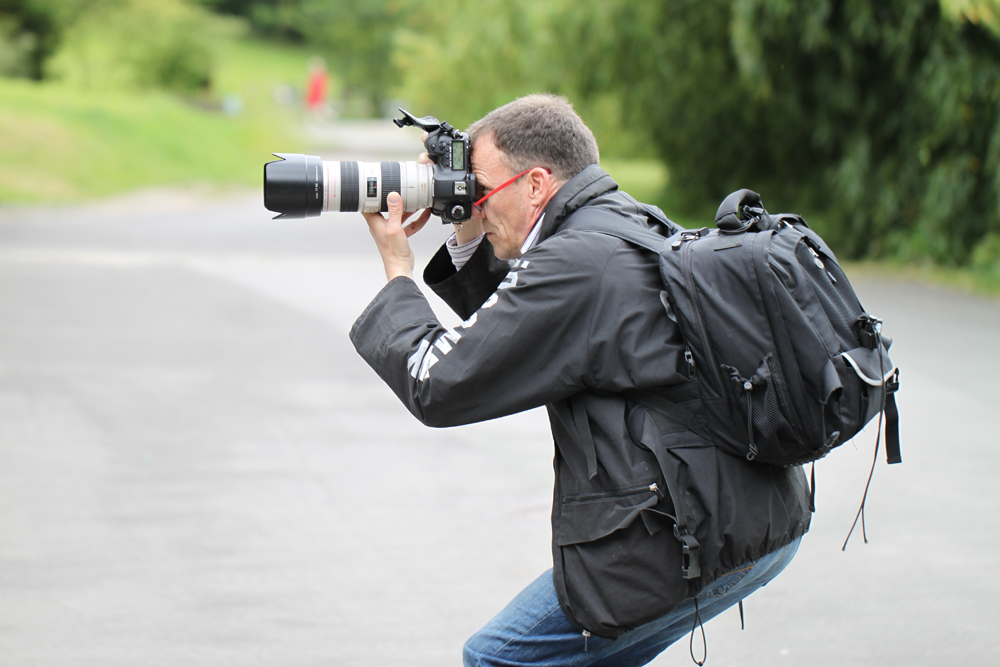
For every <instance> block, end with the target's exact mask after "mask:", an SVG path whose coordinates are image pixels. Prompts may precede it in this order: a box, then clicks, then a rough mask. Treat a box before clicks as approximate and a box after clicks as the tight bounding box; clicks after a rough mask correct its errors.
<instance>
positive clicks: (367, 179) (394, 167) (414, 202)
mask: <svg viewBox="0 0 1000 667" xmlns="http://www.w3.org/2000/svg"><path fill="white" fill-rule="evenodd" d="M323 190H324V201H323V210H324V211H340V212H345V213H346V212H360V211H364V212H366V213H373V212H375V211H383V212H384V211H386V210H387V208H388V207H387V205H386V197H387V196H388V195H389V193H390V192H398V193H400V196H402V198H403V210H404V211H408V212H409V211H418V210H420V209H422V208H430V207H431V204H432V200H433V196H432V193H433V192H434V171H433V167H432V165H429V164H417V163H416V162H389V161H384V162H355V161H350V162H348V161H343V162H324V163H323Z"/></svg>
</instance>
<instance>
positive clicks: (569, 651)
mask: <svg viewBox="0 0 1000 667" xmlns="http://www.w3.org/2000/svg"><path fill="white" fill-rule="evenodd" d="M800 540H801V538H799V539H798V540H795V541H793V542H792V543H791V544H789V545H788V546H786V547H784V548H782V549H778V550H777V551H775V552H773V553H771V554H768V555H767V556H764V557H763V558H761V559H760V560H758V561H755V562H753V563H749V564H747V565H746V566H744V567H741V568H740V569H738V570H735V571H733V572H730V573H728V574H725V575H723V576H722V577H720V578H718V579H716V580H715V581H713V582H712V583H711V584H710V585H709V586H708V587H706V588H705V590H703V591H702V592H701V593H699V594H698V596H697V598H688V599H687V600H685V601H684V603H683V604H681V605H680V606H679V607H677V608H676V609H674V610H673V611H672V612H670V613H669V614H667V615H666V616H664V617H662V618H659V619H657V620H655V621H652V622H651V623H647V624H646V625H642V626H639V627H638V628H636V629H635V630H632V631H630V632H626V633H625V634H624V635H622V636H621V637H619V638H618V639H604V638H602V637H597V636H596V635H595V636H592V637H586V636H585V635H583V634H581V631H580V629H579V628H577V627H576V626H575V625H573V624H572V623H570V622H569V620H568V619H567V618H566V615H565V614H564V613H563V611H562V607H560V606H559V600H558V599H557V598H556V591H555V588H554V586H553V584H552V570H549V571H548V572H546V573H545V574H543V575H542V576H540V577H539V578H538V579H536V580H535V582H534V583H532V584H531V585H530V586H528V587H527V588H526V589H524V590H523V591H521V593H520V594H518V596H517V597H516V598H514V599H513V600H512V601H511V602H510V604H508V605H507V607H506V608H504V609H503V611H501V612H500V613H499V614H497V615H496V616H495V617H494V618H493V620H491V621H490V622H489V623H487V624H486V625H485V626H484V627H483V628H482V629H481V630H480V631H479V632H477V633H476V634H475V635H473V636H472V638H471V639H469V641H468V642H466V644H465V650H464V653H463V658H464V660H465V665H466V667H501V666H503V667H514V666H516V665H539V666H541V665H551V666H552V667H584V666H586V667H596V666H598V665H609V666H610V665H613V666H614V667H632V666H638V665H645V664H646V663H648V662H649V661H651V660H652V659H653V658H655V657H656V656H657V655H659V654H660V653H661V652H662V651H664V650H665V649H666V648H667V647H668V646H670V645H671V644H673V643H674V642H675V641H677V640H678V639H680V638H681V637H684V636H686V635H688V634H689V633H690V632H691V631H692V629H693V628H694V627H695V625H696V624H695V620H696V619H695V612H696V602H695V601H696V600H697V615H698V617H700V619H701V622H703V623H707V622H708V620H709V619H711V618H713V617H714V616H716V615H718V614H719V613H721V612H722V611H724V610H726V609H728V608H729V607H731V606H733V605H734V604H736V603H737V602H739V601H740V600H742V599H743V598H745V597H746V596H748V595H750V594H751V593H753V592H754V591H756V590H757V589H758V588H760V587H761V586H764V585H765V584H767V583H768V582H769V581H771V580H772V579H774V578H775V577H776V576H778V574H779V573H780V572H781V571H782V570H784V569H785V566H787V565H788V563H789V562H791V560H792V557H793V556H794V555H795V552H796V551H797V550H798V548H799V542H800ZM694 641H695V647H694V650H693V653H694V654H695V655H696V656H698V657H700V656H701V654H702V653H701V648H702V647H701V636H698V637H697V638H696V639H695V640H694Z"/></svg>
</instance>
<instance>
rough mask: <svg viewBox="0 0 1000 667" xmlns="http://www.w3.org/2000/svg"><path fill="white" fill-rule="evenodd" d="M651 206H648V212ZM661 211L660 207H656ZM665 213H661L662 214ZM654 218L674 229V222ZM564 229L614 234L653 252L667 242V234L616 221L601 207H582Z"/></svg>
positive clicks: (567, 221) (623, 221) (571, 217)
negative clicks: (663, 234) (600, 208)
mask: <svg viewBox="0 0 1000 667" xmlns="http://www.w3.org/2000/svg"><path fill="white" fill-rule="evenodd" d="M651 208H655V207H646V210H647V212H649V211H650V209H651ZM655 210H656V211H659V209H655ZM662 215H663V214H662V213H661V214H660V216H662ZM649 217H652V218H653V219H654V220H657V221H658V222H662V223H663V224H664V225H666V226H667V228H668V229H672V226H673V225H672V223H670V221H669V220H667V218H666V217H663V218H662V220H660V219H659V218H658V217H655V216H653V215H650V216H649ZM564 229H575V230H578V231H584V232H600V233H601V234H607V235H608V236H614V237H616V238H619V239H622V240H623V241H628V242H630V243H634V244H635V245H637V246H640V247H642V248H646V249H647V250H652V251H653V252H656V253H658V252H660V250H662V249H663V244H664V243H665V242H666V238H667V237H665V236H661V235H660V234H657V233H656V232H654V231H652V230H650V229H643V228H642V227H641V226H639V225H635V224H632V223H630V222H627V221H625V220H621V221H620V222H619V221H616V220H615V217H614V216H609V215H607V214H606V213H604V212H601V211H600V210H599V209H587V208H582V209H580V210H579V211H577V212H576V213H574V214H573V215H571V216H570V217H569V218H568V219H567V220H566V223H565V225H564Z"/></svg>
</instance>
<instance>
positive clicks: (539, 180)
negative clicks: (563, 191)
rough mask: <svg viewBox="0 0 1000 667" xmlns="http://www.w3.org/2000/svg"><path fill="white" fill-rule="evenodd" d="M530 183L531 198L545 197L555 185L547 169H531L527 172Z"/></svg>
mask: <svg viewBox="0 0 1000 667" xmlns="http://www.w3.org/2000/svg"><path fill="white" fill-rule="evenodd" d="M528 178H529V179H530V181H529V182H530V183H531V198H532V199H535V198H537V197H547V196H549V194H550V193H551V191H552V190H553V188H554V187H555V181H554V179H553V177H552V174H551V173H550V172H549V171H548V170H547V169H542V168H540V167H539V168H538V169H532V170H531V171H530V172H529V173H528Z"/></svg>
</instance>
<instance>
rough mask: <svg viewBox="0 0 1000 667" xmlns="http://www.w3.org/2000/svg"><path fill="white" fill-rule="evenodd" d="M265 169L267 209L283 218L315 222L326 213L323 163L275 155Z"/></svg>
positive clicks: (305, 157)
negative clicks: (323, 212) (314, 218)
mask: <svg viewBox="0 0 1000 667" xmlns="http://www.w3.org/2000/svg"><path fill="white" fill-rule="evenodd" d="M274 156H275V157H278V158H280V159H279V160H275V161H273V162H268V163H267V164H265V165H264V207H265V208H266V209H267V210H269V211H274V212H275V213H280V214H281V215H279V216H277V217H279V218H311V217H313V216H317V215H319V214H320V213H322V211H323V161H322V160H321V159H320V158H319V157H317V156H315V155H300V154H297V153H274Z"/></svg>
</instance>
